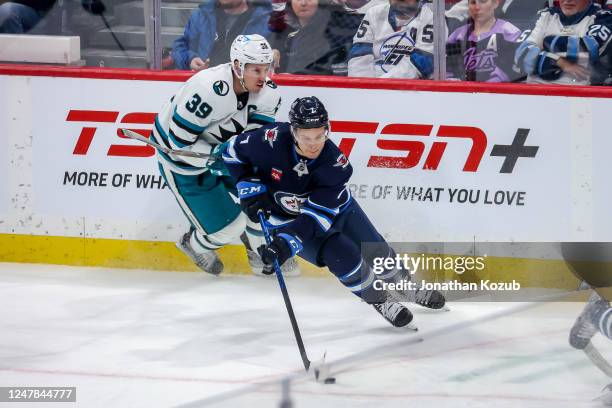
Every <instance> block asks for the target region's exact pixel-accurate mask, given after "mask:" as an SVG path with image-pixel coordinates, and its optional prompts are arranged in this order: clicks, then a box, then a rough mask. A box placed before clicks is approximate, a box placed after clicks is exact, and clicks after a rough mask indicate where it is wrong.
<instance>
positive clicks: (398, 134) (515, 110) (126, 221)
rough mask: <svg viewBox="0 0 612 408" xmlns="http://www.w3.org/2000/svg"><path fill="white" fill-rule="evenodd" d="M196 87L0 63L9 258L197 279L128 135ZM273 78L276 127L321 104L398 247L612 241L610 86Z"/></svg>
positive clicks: (4, 236) (0, 182) (233, 254)
mask: <svg viewBox="0 0 612 408" xmlns="http://www.w3.org/2000/svg"><path fill="white" fill-rule="evenodd" d="M187 77H188V76H187V75H186V74H183V73H176V72H171V73H148V72H146V71H131V70H105V71H101V70H95V69H58V68H54V69H51V68H36V67H34V68H33V67H14V66H12V67H9V66H4V67H0V89H3V90H5V92H3V93H2V94H3V96H2V97H0V129H1V133H2V138H3V146H4V148H3V149H0V163H2V164H1V165H2V166H5V168H4V169H3V173H4V174H5V175H6V176H5V177H2V178H0V247H1V249H0V260H4V261H13V262H14V261H17V262H44V263H59V264H74V265H94V266H95V265H98V266H110V267H128V268H143V269H145V268H146V269H163V270H194V268H193V266H192V265H191V263H190V262H189V261H188V260H187V259H185V258H184V257H183V256H182V255H181V254H180V253H178V251H176V250H175V248H174V245H173V243H172V242H173V241H175V240H176V239H177V238H178V236H179V235H180V234H181V232H182V231H184V230H185V228H186V222H185V220H184V219H183V215H182V214H181V213H180V211H179V209H178V206H177V205H176V203H175V202H174V199H173V197H172V195H171V193H170V192H169V191H167V188H164V186H163V181H162V180H161V178H160V176H159V174H158V172H157V169H156V160H155V158H154V151H153V149H152V148H150V147H148V146H143V145H141V144H140V143H139V142H136V141H132V140H126V139H123V138H120V137H119V136H118V134H117V129H118V128H120V127H128V128H130V129H135V130H143V131H144V130H146V129H150V128H151V123H152V120H153V117H154V113H155V112H156V111H157V110H158V109H159V107H160V106H161V105H162V104H163V103H164V102H165V101H167V100H168V99H169V98H170V97H171V96H172V95H173V93H174V92H175V90H176V89H177V88H178V87H179V86H180V84H181V82H182V81H184V80H185V79H186V78H187ZM277 82H278V84H279V89H280V92H281V95H282V98H283V104H282V106H281V109H280V111H279V115H278V117H279V118H280V120H283V119H284V118H285V117H286V114H287V110H288V106H289V103H290V102H291V101H292V100H293V99H294V98H296V97H298V96H306V95H316V96H318V97H319V98H321V99H322V100H323V101H324V103H325V104H326V106H327V107H328V110H329V111H330V114H331V119H332V139H333V140H334V141H335V142H336V143H337V144H339V146H340V148H341V149H342V150H343V152H344V153H345V154H346V155H347V156H348V158H349V160H350V161H351V163H352V165H353V167H354V169H355V173H354V176H353V179H352V181H351V185H350V186H349V187H350V188H351V190H352V191H353V195H354V196H355V197H356V198H357V199H358V200H359V202H360V204H361V205H362V206H363V207H364V208H365V210H366V212H367V213H368V214H369V215H370V217H371V218H372V219H373V221H374V223H375V225H376V226H377V227H378V229H379V230H380V231H381V232H382V233H383V234H384V235H385V237H386V238H387V239H388V240H391V241H397V242H436V241H463V242H472V241H499V242H506V241H517V242H530V241H545V242H549V241H550V242H558V241H612V239H611V238H612V217H610V216H609V215H608V211H609V210H608V208H609V206H608V204H609V203H610V202H611V201H612V188H611V187H610V183H609V178H608V177H609V174H612V171H611V170H612V164H610V161H609V159H608V155H609V152H610V151H611V149H612V138H610V137H609V136H608V134H609V132H610V131H609V121H608V120H607V114H609V112H612V100H611V99H610V97H611V96H612V91H610V90H608V89H604V88H592V89H589V88H585V87H540V86H526V85H500V86H487V85H482V84H473V85H465V84H459V83H435V82H430V81H420V82H415V81H389V82H382V81H376V80H368V81H359V80H354V79H338V78H332V79H330V78H306V77H294V78H288V77H286V76H279V77H278V80H277ZM519 252H520V251H519ZM242 253H243V249H242V248H241V247H239V246H237V245H236V246H231V247H228V248H225V249H224V252H223V253H222V255H223V259H224V261H225V263H226V271H227V272H244V271H246V270H247V267H246V260H245V258H244V256H243V254H242ZM513 258H521V254H520V253H517V254H516V257H513ZM513 258H499V259H497V260H496V262H499V265H498V266H499V268H495V269H496V270H499V271H502V270H504V268H507V267H508V265H509V263H510V264H512V262H514V261H516V259H514V260H513ZM540 258H543V259H545V261H542V259H540V260H538V261H537V262H544V264H545V265H544V266H543V267H546V268H551V267H553V268H559V270H562V269H563V265H562V262H560V261H559V260H558V257H556V256H554V255H552V256H551V255H550V254H542V256H541V257H540ZM521 262H524V260H522V261H521ZM533 262H536V261H533ZM526 269H529V268H526ZM523 270H525V269H523ZM309 271H310V272H313V273H320V272H315V271H314V270H309ZM499 273H501V272H499ZM560 273H562V272H560ZM527 275H529V274H528V273H527V272H525V276H524V278H525V279H526V278H527ZM571 284H573V282H572V283H571Z"/></svg>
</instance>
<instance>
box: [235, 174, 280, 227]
mask: <svg viewBox="0 0 612 408" xmlns="http://www.w3.org/2000/svg"><path fill="white" fill-rule="evenodd" d="M236 188H237V189H238V197H239V198H240V208H241V209H242V211H243V212H244V213H245V214H246V215H247V217H249V219H250V220H251V221H253V222H254V223H257V224H259V215H257V213H258V212H259V211H260V210H261V211H263V213H264V217H266V218H268V217H269V216H270V212H271V211H272V208H274V204H273V203H272V200H271V199H270V195H269V194H268V189H267V188H266V186H265V184H262V183H261V182H260V181H259V179H245V180H241V181H239V182H238V184H236Z"/></svg>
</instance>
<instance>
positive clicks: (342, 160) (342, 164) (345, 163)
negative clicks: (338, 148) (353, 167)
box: [334, 153, 349, 169]
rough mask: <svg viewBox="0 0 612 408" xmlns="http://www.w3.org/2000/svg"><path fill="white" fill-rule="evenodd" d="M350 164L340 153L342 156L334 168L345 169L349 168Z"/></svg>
mask: <svg viewBox="0 0 612 408" xmlns="http://www.w3.org/2000/svg"><path fill="white" fill-rule="evenodd" d="M348 162H349V161H348V159H347V158H346V156H345V155H344V154H342V153H340V156H338V158H337V159H336V164H334V167H342V168H343V169H344V168H346V166H348Z"/></svg>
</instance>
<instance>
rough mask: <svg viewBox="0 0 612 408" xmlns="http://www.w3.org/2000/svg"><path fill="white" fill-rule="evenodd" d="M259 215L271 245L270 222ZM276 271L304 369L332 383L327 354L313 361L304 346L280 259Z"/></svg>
mask: <svg viewBox="0 0 612 408" xmlns="http://www.w3.org/2000/svg"><path fill="white" fill-rule="evenodd" d="M257 215H258V216H259V224H260V225H261V229H262V231H263V235H264V238H265V239H266V244H268V245H270V244H271V243H272V239H271V238H270V231H269V230H268V223H267V221H266V218H265V217H264V214H263V211H259V212H258V213H257ZM274 272H275V274H276V279H277V280H278V285H279V286H280V290H281V293H282V294H283V300H284V301H285V307H286V308H287V313H288V314H289V320H290V321H291V327H292V328H293V335H294V336H295V341H296V343H297V346H298V349H299V350H300V356H301V357H302V362H303V363H304V369H305V370H306V372H307V373H309V372H310V367H311V366H312V367H313V374H314V376H315V380H317V381H319V380H321V381H323V382H324V383H325V384H331V383H334V382H335V381H336V379H335V378H333V377H327V372H328V370H327V369H326V365H325V354H323V358H321V360H319V361H317V362H316V363H313V362H312V361H310V359H308V355H307V354H306V348H305V347H304V341H303V340H302V335H301V334H300V328H299V327H298V324H297V319H296V318H295V313H293V306H291V299H289V292H287V286H286V285H285V278H284V277H283V273H282V272H281V268H280V265H279V264H278V260H277V259H275V260H274Z"/></svg>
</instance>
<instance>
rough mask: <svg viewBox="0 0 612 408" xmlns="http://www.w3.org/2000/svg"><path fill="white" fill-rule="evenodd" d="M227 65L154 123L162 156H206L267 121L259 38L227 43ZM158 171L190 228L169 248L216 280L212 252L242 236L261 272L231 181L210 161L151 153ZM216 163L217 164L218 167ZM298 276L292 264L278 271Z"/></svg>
mask: <svg viewBox="0 0 612 408" xmlns="http://www.w3.org/2000/svg"><path fill="white" fill-rule="evenodd" d="M230 56H231V62H230V63H227V64H221V65H218V66H216V67H213V68H209V69H206V70H203V71H201V72H199V73H197V74H195V75H194V76H192V77H191V78H190V79H189V80H188V81H187V82H186V83H185V84H184V85H183V86H182V87H181V88H180V89H179V90H178V92H177V93H176V94H175V95H174V96H173V97H172V98H171V99H170V101H169V102H167V103H166V104H165V106H164V107H163V108H162V110H161V112H159V114H158V115H157V116H156V118H155V126H154V128H153V132H152V136H151V138H152V139H154V141H156V142H157V143H158V144H160V145H162V146H165V147H167V148H170V149H178V150H190V151H197V152H202V153H211V152H212V153H214V148H215V147H216V146H218V145H219V144H221V143H223V142H225V141H226V140H227V139H229V138H230V137H231V136H234V135H237V134H240V133H242V132H243V131H245V130H251V129H255V128H258V127H260V126H262V125H265V124H268V123H271V122H274V121H275V116H276V111H277V110H278V107H279V105H280V96H279V93H278V90H277V89H276V88H277V87H276V84H274V82H272V81H271V80H270V79H269V78H268V73H269V72H270V67H271V64H272V63H273V53H272V49H271V47H270V44H269V43H268V41H266V39H265V38H263V37H262V36H260V35H240V36H238V37H237V38H236V39H235V40H234V42H233V43H232V48H231V50H230ZM157 158H158V161H159V169H160V171H161V173H162V175H163V177H164V178H165V180H166V183H167V184H168V186H169V187H170V190H171V191H172V193H173V194H174V196H175V198H176V200H177V202H178V204H179V206H180V207H181V210H182V211H183V213H184V214H185V215H186V216H187V218H188V220H189V222H190V224H191V228H190V230H189V231H188V232H187V233H185V234H184V235H183V236H182V238H181V239H180V241H179V242H178V243H177V247H178V248H179V249H180V250H182V251H183V252H184V253H185V254H187V255H188V256H189V257H190V258H192V260H193V261H194V262H195V263H196V264H197V265H198V267H200V268H201V269H202V270H203V271H205V272H208V273H211V274H214V275H218V274H219V273H221V272H222V270H223V263H222V262H221V260H220V259H219V257H218V255H217V253H216V250H217V249H219V248H221V247H222V246H224V245H226V244H229V243H230V242H232V241H235V240H236V239H237V238H238V237H239V236H241V235H242V234H243V232H245V228H246V239H245V238H244V237H243V242H244V243H245V245H247V253H248V256H249V263H250V264H251V267H252V268H253V272H254V273H259V272H261V271H262V268H263V263H262V262H261V259H260V258H259V255H258V254H257V253H256V252H254V251H251V250H250V247H251V248H257V247H258V246H259V245H261V244H262V243H263V237H262V234H261V230H260V229H259V226H258V225H256V224H254V225H251V223H250V221H249V223H248V224H247V219H246V217H245V216H244V214H243V213H242V212H241V211H240V206H239V205H238V203H239V200H238V198H237V195H236V194H235V187H234V184H233V181H232V180H231V177H230V176H229V175H228V173H226V172H225V168H224V166H223V165H221V166H220V167H218V166H217V165H213V161H212V160H207V159H202V158H194V157H187V156H180V155H173V154H166V153H164V152H162V151H160V150H158V151H157ZM221 163H222V162H221ZM296 271H297V273H299V270H298V269H297V264H295V263H294V264H293V265H289V266H288V267H286V268H285V272H287V274H296Z"/></svg>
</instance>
